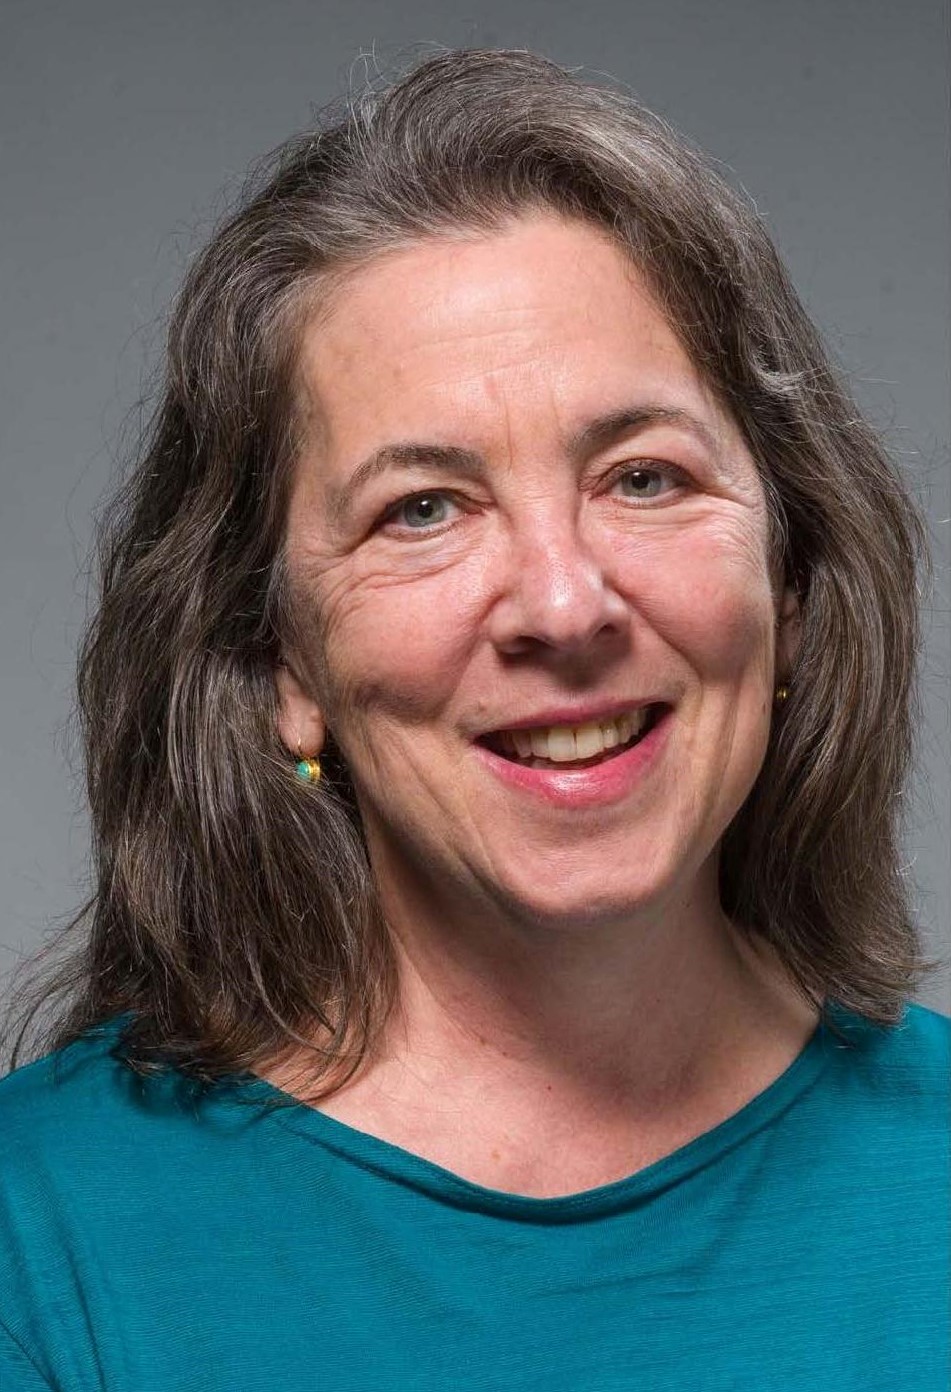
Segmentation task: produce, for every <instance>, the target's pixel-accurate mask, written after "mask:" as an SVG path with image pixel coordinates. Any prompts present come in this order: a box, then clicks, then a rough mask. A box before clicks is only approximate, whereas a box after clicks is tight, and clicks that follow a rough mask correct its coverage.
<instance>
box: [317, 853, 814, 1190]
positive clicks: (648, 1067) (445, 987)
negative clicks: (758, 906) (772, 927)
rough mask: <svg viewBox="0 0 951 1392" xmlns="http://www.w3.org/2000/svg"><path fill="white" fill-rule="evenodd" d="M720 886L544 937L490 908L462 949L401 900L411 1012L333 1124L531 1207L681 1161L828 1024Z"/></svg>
mask: <svg viewBox="0 0 951 1392" xmlns="http://www.w3.org/2000/svg"><path fill="white" fill-rule="evenodd" d="M384 882H385V883H386V881H384ZM715 882H716V876H715V873H714V871H713V870H712V869H711V870H710V871H709V872H708V875H707V879H706V882H705V883H699V884H697V885H696V886H695V887H694V892H693V894H692V896H691V897H690V898H689V900H685V901H682V902H681V903H679V904H674V903H670V902H668V903H666V904H665V905H663V906H660V907H658V908H657V909H655V910H654V911H653V912H651V913H649V914H648V913H645V914H644V915H643V917H641V918H628V919H626V920H625V921H624V922H610V923H599V924H591V923H573V924H568V923H559V924H556V925H552V924H539V923H534V924H530V923H525V922H522V921H519V920H518V919H517V918H514V917H506V916H505V915H501V914H499V913H498V912H492V911H491V910H490V909H488V908H487V907H486V906H483V912H482V913H481V914H480V915H471V916H464V915H461V914H459V913H458V912H456V913H455V914H454V915H453V918H452V920H451V922H452V931H451V933H450V932H447V930H446V927H445V924H446V922H447V920H446V918H445V917H440V916H439V915H436V914H433V913H431V912H428V911H427V910H428V909H429V908H430V907H431V906H424V905H420V904H419V903H414V902H412V901H411V900H409V899H408V898H407V897H404V896H399V895H396V896H393V895H390V896H388V898H387V899H386V900H385V904H384V907H385V910H386V912H387V916H388V922H389V924H390V926H391V931H392V934H393V939H394V943H395V948H396V955H397V962H398V970H399V995H398V1004H397V1008H396V1009H395V1011H394V1013H393V1015H392V1017H391V1019H390V1020H389V1021H388V1022H387V1025H386V1027H385V1029H384V1031H383V1034H382V1036H381V1038H380V1040H379V1042H378V1046H377V1048H376V1049H375V1051H374V1053H373V1055H372V1057H371V1059H369V1060H368V1063H367V1066H366V1068H365V1069H364V1070H363V1071H362V1072H361V1074H359V1075H358V1077H357V1079H356V1080H355V1081H354V1082H353V1083H351V1084H348V1085H347V1086H346V1087H345V1088H343V1089H341V1090H340V1092H338V1093H335V1094H333V1095H332V1096H331V1097H330V1098H329V1099H327V1100H326V1101H325V1102H322V1103H321V1104H320V1106H321V1110H324V1111H326V1112H328V1113H329V1114H330V1115H332V1116H335V1117H337V1118H338V1119H339V1120H342V1121H344V1122H347V1123H349V1124H351V1125H355V1126H357V1127H358V1128H360V1129H363V1130H368V1131H371V1132H372V1133H374V1134H377V1135H379V1136H382V1137H383V1139H388V1140H390V1141H392V1142H393V1143H395V1144H399V1145H402V1146H403V1147H404V1148H406V1149H410V1150H413V1151H415V1152H416V1153H419V1154H423V1155H425V1156H428V1157H429V1158H431V1159H434V1160H436V1161H437V1162H438V1163H440V1164H442V1165H444V1166H445V1167H446V1168H450V1169H453V1170H454V1171H455V1172H456V1173H462V1174H464V1175H466V1174H468V1175H469V1176H470V1177H472V1178H474V1179H476V1180H477V1182H480V1183H485V1184H489V1185H490V1186H492V1187H502V1188H504V1187H509V1188H512V1189H514V1190H517V1191H519V1192H522V1193H530V1192H535V1193H538V1194H543V1195H544V1194H548V1193H553V1192H558V1193H565V1192H574V1191H576V1190H577V1189H581V1188H586V1187H592V1186H593V1185H595V1184H598V1183H604V1182H608V1181H609V1180H610V1179H611V1178H617V1177H620V1175H622V1174H627V1173H631V1172H632V1171H633V1169H634V1168H635V1164H636V1162H637V1159H638V1158H640V1161H641V1162H642V1163H644V1164H647V1163H651V1161H652V1160H653V1159H656V1158H659V1157H660V1156H662V1155H664V1154H668V1153H670V1151H671V1150H673V1149H675V1148H676V1147H677V1146H678V1145H681V1144H685V1143H686V1142H687V1141H688V1140H690V1139H692V1138H693V1137H694V1136H696V1135H699V1134H701V1133H702V1132H703V1131H704V1130H706V1129H709V1127H711V1126H714V1125H716V1124H717V1123H718V1122H719V1121H721V1120H723V1119H725V1117H726V1116H729V1115H731V1114H732V1113H733V1112H734V1111H736V1110H738V1109H739V1108H740V1107H741V1106H743V1105H744V1104H745V1103H746V1102H747V1101H749V1100H751V1098H752V1097H754V1096H755V1095H756V1094H757V1093H758V1092H759V1091H762V1089H763V1088H764V1087H766V1086H768V1085H769V1083H770V1082H772V1081H773V1080H774V1079H775V1078H776V1077H778V1075H779V1074H780V1073H781V1072H783V1071H784V1069H785V1068H786V1067H788V1065H789V1064H790V1063H791V1062H792V1061H793V1059H794V1058H795V1057H796V1056H797V1054H798V1053H799V1052H800V1051H801V1049H802V1048H803V1047H804V1045H805V1043H806V1041H807V1040H808V1038H809V1036H810V1034H811V1033H812V1031H813V1030H814V1028H815V1025H816V1022H817V1018H818V1012H817V1011H816V1010H815V1008H814V1007H813V1006H812V1005H811V1004H809V1003H806V1002H805V1001H804V1000H803V999H802V997H801V996H800V995H799V993H798V992H797V991H796V990H795V989H794V988H793V986H792V984H791V982H790V981H789V979H788V978H787V976H786V974H785V973H784V972H783V970H782V968H781V966H780V964H779V961H778V958H777V957H776V956H775V954H772V953H771V952H769V951H768V950H767V949H766V948H765V945H763V944H759V945H757V944H756V943H755V942H748V941H747V940H746V939H745V938H743V937H742V936H741V935H740V934H739V933H738V932H737V930H735V929H734V928H733V926H732V925H731V924H730V923H729V921H728V920H727V919H726V918H725V917H724V916H723V914H722V913H721V912H720V909H719V905H718V903H717V901H716V897H715ZM389 883H392V881H390V882H389ZM457 909H458V905H457ZM473 1120H475V1121H476V1123H477V1124H476V1125H473V1124H472V1123H473ZM573 1147H574V1150H573V1149H572V1148H573ZM552 1156H557V1160H554V1161H553V1160H551V1159H550V1157H552ZM540 1157H548V1158H547V1159H546V1158H540ZM632 1162H634V1163H632ZM546 1165H549V1166H553V1168H546Z"/></svg>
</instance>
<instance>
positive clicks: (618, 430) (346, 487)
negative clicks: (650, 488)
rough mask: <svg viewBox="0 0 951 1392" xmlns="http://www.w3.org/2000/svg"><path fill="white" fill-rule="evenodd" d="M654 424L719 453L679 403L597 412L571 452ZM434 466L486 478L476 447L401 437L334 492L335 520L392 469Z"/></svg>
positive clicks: (580, 455) (711, 436) (586, 451)
mask: <svg viewBox="0 0 951 1392" xmlns="http://www.w3.org/2000/svg"><path fill="white" fill-rule="evenodd" d="M649 425H673V426H676V427H678V428H680V429H682V430H686V431H688V432H689V433H690V434H693V435H695V436H697V437H698V438H699V440H700V441H701V443H702V444H704V445H705V446H706V447H707V449H709V450H710V451H711V452H713V453H714V454H717V455H719V453H720V446H719V442H718V440H717V437H716V435H715V433H714V432H713V430H711V428H710V426H708V425H707V424H706V423H705V422H704V421H703V420H701V419H700V417H699V416H695V415H694V414H693V412H691V411H686V410H684V409H683V408H682V407H679V406H656V405H641V406H623V407H621V408H620V409H618V410H616V411H609V412H608V413H607V414H606V415H603V416H598V417H597V418H596V419H595V420H592V421H589V422H588V423H587V424H586V425H584V426H582V428H581V429H580V430H578V431H576V432H575V434H574V435H572V436H571V438H570V439H569V441H568V454H569V456H570V458H572V459H574V460H581V459H585V458H587V457H588V456H589V455H591V454H593V453H595V451H597V450H599V449H606V448H607V447H608V446H609V445H612V444H614V442H615V441H616V440H619V439H621V438H622V436H624V435H627V434H629V433H631V432H632V431H635V430H642V429H644V427H645V426H649ZM421 466H422V467H429V468H435V469H438V470H442V471H445V472H446V473H453V474H459V475H462V476H463V477H466V478H482V477H484V475H485V472H486V466H485V460H484V459H483V457H482V455H481V454H478V453H477V452H476V451H475V450H470V449H464V448H463V447H462V446H460V445H437V444H427V443H421V442H416V441H412V440H409V441H400V442H398V443H394V444H386V445H381V446H380V448H379V449H376V450H374V451H373V453H372V454H370V455H368V456H367V458H366V459H363V460H361V462H360V463H359V464H358V465H357V466H356V468H355V469H354V471H353V473H352V474H351V475H350V477H349V478H348V479H347V481H346V483H344V484H342V485H341V486H340V487H339V488H335V489H333V490H332V492H331V496H330V518H331V522H332V523H334V524H336V523H339V522H340V521H341V519H342V518H344V517H345V516H346V514H347V513H348V512H349V511H350V508H351V506H352V504H353V500H354V498H355V497H356V495H357V494H358V493H359V492H360V490H361V489H362V488H364V487H365V486H366V484H368V483H369V482H370V481H371V479H374V478H378V477H379V475H380V474H384V473H386V472H387V471H388V470H389V469H394V468H395V469H412V468H419V467H421Z"/></svg>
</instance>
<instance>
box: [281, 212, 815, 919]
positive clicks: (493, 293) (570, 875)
mask: <svg viewBox="0 0 951 1392" xmlns="http://www.w3.org/2000/svg"><path fill="white" fill-rule="evenodd" d="M299 376H300V392H301V397H302V401H303V410H304V413H305V418H306V427H307V429H306V445H305V447H304V449H303V451H302V454H301V457H300V459H299V463H298V466H297V472H296V476H295V481H294V487H293V490H292V497H291V503H290V509H289V516H288V537H287V543H288V565H289V572H290V581H291V589H292V593H293V596H294V602H295V607H296V610H297V613H298V615H299V619H300V625H299V626H300V630H301V633H302V635H303V637H302V639H301V640H300V642H299V644H298V647H297V649H296V650H295V651H293V652H289V653H288V654H287V660H288V669H282V670H281V671H280V673H279V677H278V684H279V694H280V698H281V707H280V728H281V734H282V738H283V739H284V741H285V743H286V744H287V746H288V748H289V749H291V750H294V749H295V748H296V747H297V744H298V741H299V742H300V743H301V745H302V746H303V749H304V751H305V752H311V751H312V750H315V749H316V748H318V747H319V745H320V744H321V742H322V739H323V737H324V734H325V732H326V731H327V730H328V729H329V730H330V731H331V732H332V734H333V736H334V739H335V741H336V743H337V745H338V747H339V748H340V750H341V751H342V753H343V755H344V757H345V759H346V761H347V764H348V766H349V769H350V771H351V775H352V779H353V784H354V787H355V790H356V794H357V798H358V802H359V806H360V810H361V814H362V817H363V821H364V826H365V829H366V833H367V838H368V844H369V846H370V851H371V857H372V860H373V863H374V870H375V873H376V876H377V878H378V881H379V883H380V886H381V889H382V891H383V896H384V902H388V903H389V904H390V905H393V904H396V903H398V902H402V903H403V904H404V905H406V904H407V903H412V904H413V905H414V912H419V911H420V906H428V909H427V911H431V912H432V913H434V914H439V915H441V916H442V920H443V921H445V914H446V913H447V912H448V913H449V914H453V913H455V912H459V911H461V910H462V909H463V908H464V906H469V907H470V908H476V909H478V907H479V906H480V905H482V906H483V907H484V908H488V907H489V905H494V906H495V907H496V909H501V910H502V911H503V912H505V913H508V914H509V915H514V916H515V917H517V918H518V917H520V918H522V919H530V920H531V921H534V922H537V921H539V920H540V919H543V920H550V921H556V920H559V921H566V920H572V921H576V920H579V919H584V920H604V919H606V918H611V919H619V918H625V917H627V916H630V915H631V914H636V913H637V912H639V911H640V910H642V909H645V908H647V909H650V908H658V907H659V908H664V907H665V906H666V907H670V906H672V905H674V904H680V905H683V904H686V903H687V902H694V903H696V902H697V900H698V899H701V900H704V901H714V902H709V904H708V907H709V910H710V912H715V911H716V905H715V894H716V874H715V866H716V852H717V847H718V843H719V841H720V838H721V837H722V835H723V832H724V831H725V829H726V827H727V825H728V824H729V822H730V821H731V820H732V818H733V816H734V815H735V813H736V812H737V811H738V809H739V808H740V806H741V804H742V803H743V801H744V799H745V797H746V795H747V793H748V792H749V790H750V788H751V786H752V784H753V781H754V780H755V778H756V775H757V773H758V771H759V768H760V766H761V764H762V760H763V757H764V753H765V749H766V742H767V737H768V732H769V724H770V716H771V707H772V693H773V688H774V684H775V680H776V670H775V669H776V661H777V646H778V645H779V648H780V649H781V651H780V653H779V667H780V670H781V671H784V670H785V669H786V667H787V665H788V660H789V657H790V656H791V654H790V652H789V651H788V650H787V649H788V645H789V643H790V642H791V641H792V639H791V636H790V637H789V638H787V637H786V636H785V635H786V634H787V633H788V634H791V628H792V616H793V613H794V606H793V603H792V600H791V598H790V597H789V596H788V595H784V594H782V593H779V592H777V589H776V586H775V584H774V583H773V577H771V574H770V567H769V560H768V552H767V537H768V527H767V513H766V506H765V501H764V495H763V489H762V486H761V483H760V480H759V477H758V474H757V470H756V467H755V465H754V462H753V460H752V458H751V457H750V455H749V452H748V450H747V448H746V447H745V445H744V443H743V440H742V438H741V435H740V433H739V431H738V429H737V427H736V425H735V424H734V423H733V422H732V421H731V420H730V419H729V417H728V416H727V415H726V414H725V413H724V412H723V410H722V409H721V408H720V407H719V406H718V405H717V403H716V401H715V399H714V397H713V396H712V395H711V393H710V392H709V390H708V389H707V388H706V386H705V385H704V383H703V382H702V380H701V379H700V377H699V376H698V374H697V372H696V370H695V369H694V367H693V365H692V363H691V361H690V360H689V358H688V357H687V356H686V354H685V352H684V350H683V348H682V347H681V345H680V343H679V341H678V339H677V338H676V336H675V335H674V333H673V331H672V330H671V328H670V326H669V325H668V324H667V322H666V320H665V319H664V316H663V314H662V313H661V312H660V310H659V308H658V306H657V304H656V303H655V301H654V300H653V298H652V296H651V295H650V294H649V292H648V290H647V288H646V286H645V284H644V282H643V281H642V280H641V279H640V278H639V277H638V275H637V274H636V273H635V271H634V270H633V269H632V268H631V266H630V264H629V262H628V261H627V260H626V259H625V258H624V256H623V255H622V253H621V252H620V251H619V250H618V249H617V248H616V246H615V245H614V244H613V243H612V242H611V241H610V240H609V239H608V238H607V237H606V236H604V235H603V234H601V233H600V232H599V231H597V230H596V229H593V228H591V227H588V226H586V225H583V224H579V223H570V222H566V221H563V220H562V219H560V218H557V217H555V216H554V215H551V216H542V215H533V216H531V217H526V218H523V219H519V220H518V221H514V222H513V223H512V224H511V225H510V227H509V228H508V229H506V230H505V231H504V232H500V233H495V234H491V235H488V234H486V235H481V236H480V235H477V234H475V233H473V234H469V235H463V234H460V235H459V236H458V237H456V238H452V239H450V238H445V239H434V240H432V241H427V242H424V243H417V244H414V245H412V246H410V247H408V248H405V249H401V250H399V251H395V252H391V253H388V254H387V255H385V256H381V257H379V258H377V259H376V260H374V261H372V262H370V263H369V264H368V265H367V266H365V267H363V268H361V269H359V270H358V271H355V272H353V273H352V274H351V275H350V276H349V277H348V278H347V279H346V281H345V282H344V284H343V286H342V288H340V289H339V290H338V291H337V292H336V294H335V297H334V299H333V301H332V302H331V304H330V306H329V310H327V311H325V312H324V313H323V314H322V315H321V316H320V319H319V322H318V321H317V320H316V319H315V321H314V322H313V324H312V325H311V327H310V329H309V330H308V332H307V333H306V335H305V339H304V346H303V351H302V356H301V361H300V364H299ZM778 619H779V620H780V621H781V622H780V627H779V629H778V630H777V620H778ZM786 619H788V620H789V622H788V623H787V622H785V620H786ZM777 632H778V633H779V638H778V640H777ZM572 737H574V738H572ZM437 921H438V920H437Z"/></svg>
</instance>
